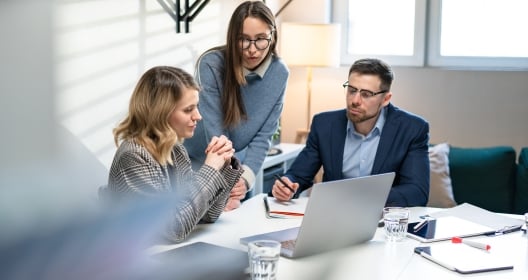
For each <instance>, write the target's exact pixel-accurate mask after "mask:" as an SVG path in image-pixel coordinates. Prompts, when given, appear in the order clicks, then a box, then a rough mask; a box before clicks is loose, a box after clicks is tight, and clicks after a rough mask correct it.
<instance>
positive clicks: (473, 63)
mask: <svg viewBox="0 0 528 280" xmlns="http://www.w3.org/2000/svg"><path fill="white" fill-rule="evenodd" d="M430 11H431V12H430V14H431V18H430V31H429V42H430V46H431V48H430V50H428V54H429V55H428V62H429V65H432V66H455V67H501V68H503V67H511V68H528V31H527V30H528V21H527V20H526V15H525V14H526V11H528V1H526V0H434V1H431V7H430Z"/></svg>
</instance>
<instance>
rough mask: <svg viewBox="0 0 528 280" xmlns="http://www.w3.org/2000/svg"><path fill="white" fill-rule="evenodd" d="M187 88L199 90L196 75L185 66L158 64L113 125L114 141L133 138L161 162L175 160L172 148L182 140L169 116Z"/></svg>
mask: <svg viewBox="0 0 528 280" xmlns="http://www.w3.org/2000/svg"><path fill="white" fill-rule="evenodd" d="M185 88H190V89H196V90H199V87H198V85H197V84H196V82H195V80H194V78H193V77H192V76H191V75H190V74H188V73H187V72H185V71H184V70H182V69H179V68H176V67H171V66H156V67H153V68H151V69H149V70H148V71H147V72H145V73H144V74H143V76H141V78H140V79H139V81H138V83H137V85H136V88H135V89H134V92H133V93H132V97H131V98H130V104H129V107H128V115H127V116H126V118H125V119H124V120H123V121H122V122H121V123H119V125H118V126H117V127H116V128H114V131H113V132H114V142H115V144H116V146H119V142H120V141H122V140H132V141H135V142H136V143H138V144H140V145H142V146H143V147H145V148H146V149H147V151H149V153H150V154H152V156H153V157H154V158H155V159H156V160H157V161H158V162H159V163H160V164H167V163H170V164H172V163H173V162H172V158H171V150H172V148H173V146H174V145H175V144H176V143H177V142H178V141H179V138H178V135H177V134H176V132H175V131H174V130H173V129H172V127H171V126H170V124H169V117H170V114H171V113H172V111H174V108H175V107H176V103H177V102H178V101H179V100H180V99H181V98H182V95H183V90H184V89H185Z"/></svg>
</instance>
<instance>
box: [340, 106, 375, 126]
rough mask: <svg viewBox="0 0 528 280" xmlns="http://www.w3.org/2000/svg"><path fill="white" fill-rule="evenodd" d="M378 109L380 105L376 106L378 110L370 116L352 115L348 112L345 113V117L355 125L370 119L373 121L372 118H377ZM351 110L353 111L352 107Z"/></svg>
mask: <svg viewBox="0 0 528 280" xmlns="http://www.w3.org/2000/svg"><path fill="white" fill-rule="evenodd" d="M380 107H381V104H380V105H379V106H378V110H376V112H375V113H373V114H371V115H366V114H361V115H352V114H350V113H349V112H348V111H347V117H348V119H349V120H350V121H351V122H352V123H354V124H356V123H362V122H365V121H368V120H370V119H373V118H377V117H378V115H379V113H380V111H381V110H380ZM353 109H355V108H354V107H353Z"/></svg>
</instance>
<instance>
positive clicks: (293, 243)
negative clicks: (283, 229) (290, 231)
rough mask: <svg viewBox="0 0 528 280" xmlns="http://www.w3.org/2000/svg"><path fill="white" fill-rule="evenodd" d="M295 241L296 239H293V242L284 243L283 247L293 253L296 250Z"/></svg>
mask: <svg viewBox="0 0 528 280" xmlns="http://www.w3.org/2000/svg"><path fill="white" fill-rule="evenodd" d="M295 241H297V240H296V239H292V240H286V241H282V242H281V247H282V248H285V249H288V250H292V251H293V248H295Z"/></svg>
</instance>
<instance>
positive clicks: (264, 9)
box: [206, 1, 277, 128]
mask: <svg viewBox="0 0 528 280" xmlns="http://www.w3.org/2000/svg"><path fill="white" fill-rule="evenodd" d="M248 17H253V18H258V19H260V20H262V21H264V22H265V23H267V24H268V25H269V28H270V30H271V36H272V41H271V44H270V46H269V52H268V54H267V57H266V58H265V59H264V60H266V59H267V58H268V57H269V56H270V55H274V56H277V50H276V48H277V32H276V31H275V30H276V24H275V17H274V16H273V13H272V12H271V10H270V9H269V8H268V6H266V4H265V3H264V2H262V1H246V2H243V3H242V4H240V5H239V6H238V7H237V8H236V9H235V11H234V12H233V15H232V16H231V20H230V21H229V26H228V29H227V39H226V45H224V46H219V47H215V48H212V49H210V50H208V51H207V52H209V51H211V50H221V51H222V52H223V53H224V60H225V74H224V75H225V76H224V89H223V90H224V92H223V93H222V94H221V105H222V113H223V125H224V127H226V128H231V127H234V126H236V125H237V124H238V123H239V122H240V121H241V120H244V119H247V112H246V109H245V107H244V103H243V101H242V94H241V92H240V87H241V86H243V85H245V84H246V78H245V77H244V72H243V67H242V50H241V49H240V45H239V40H240V34H241V33H242V28H243V24H244V20H245V19H246V18H248ZM207 52H206V53H207Z"/></svg>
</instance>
